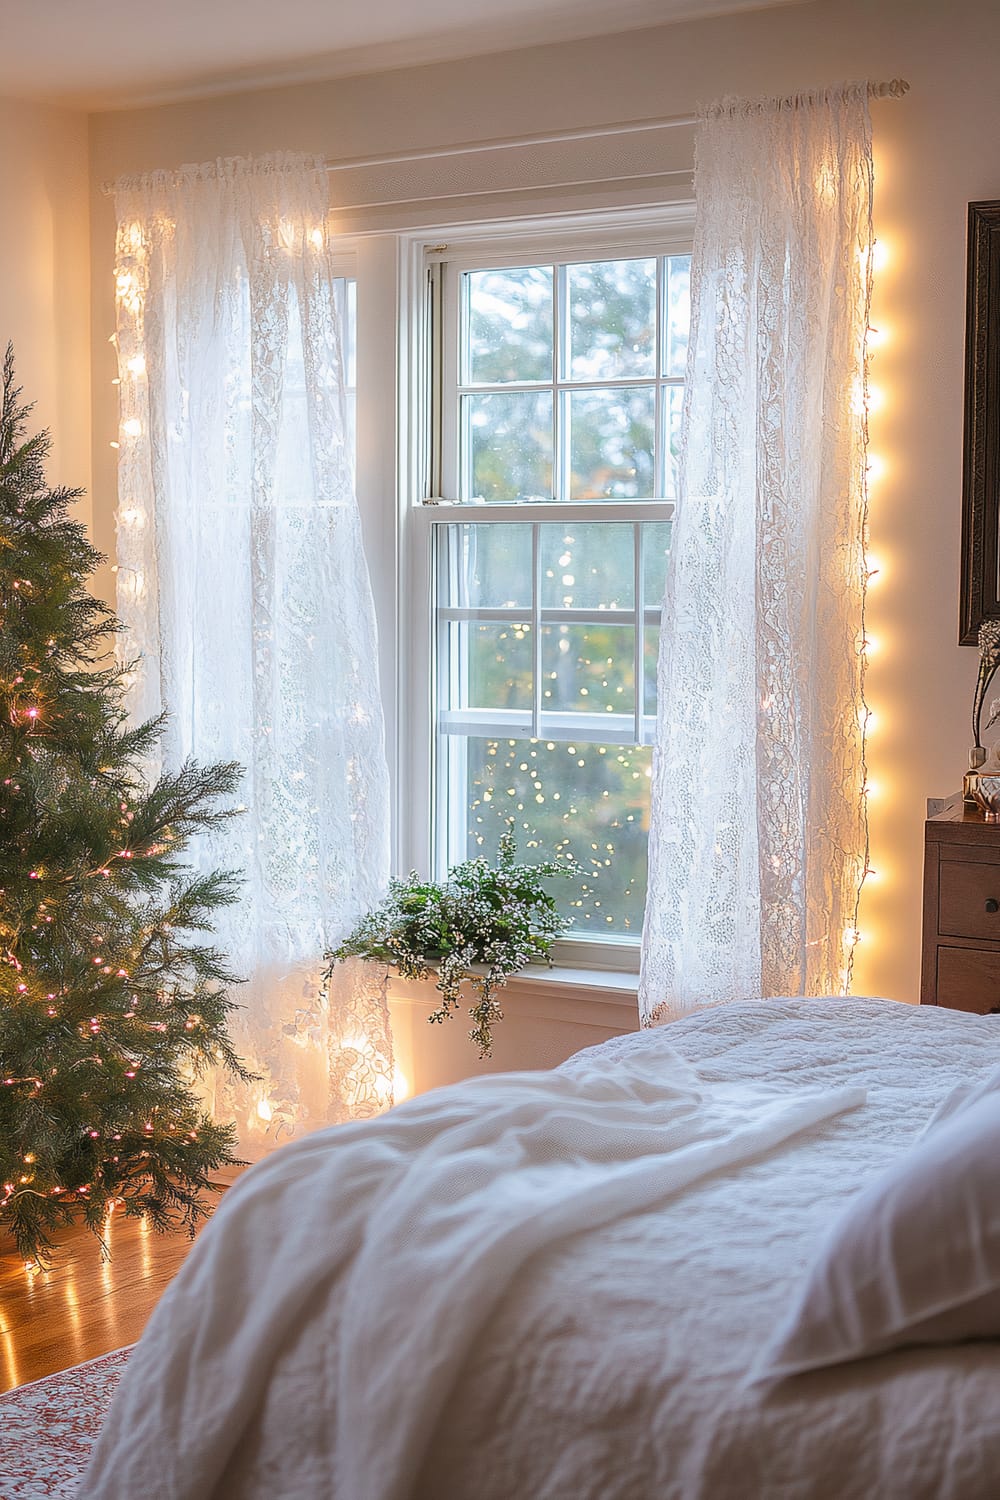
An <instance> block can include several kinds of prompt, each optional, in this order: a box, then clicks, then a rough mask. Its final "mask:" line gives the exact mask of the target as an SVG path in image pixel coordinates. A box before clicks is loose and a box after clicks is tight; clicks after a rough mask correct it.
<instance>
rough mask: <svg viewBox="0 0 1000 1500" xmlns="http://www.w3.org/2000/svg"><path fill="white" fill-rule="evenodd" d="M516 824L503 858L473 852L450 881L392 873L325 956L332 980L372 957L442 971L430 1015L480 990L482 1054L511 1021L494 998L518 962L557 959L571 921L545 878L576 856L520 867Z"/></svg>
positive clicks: (476, 1010)
mask: <svg viewBox="0 0 1000 1500" xmlns="http://www.w3.org/2000/svg"><path fill="white" fill-rule="evenodd" d="M516 852H517V851H516V845H515V839H514V832H513V825H512V824H508V827H507V830H506V832H505V833H504V834H503V835H502V836H501V839H500V845H499V848H498V851H497V859H496V864H494V865H491V864H490V863H489V861H488V860H486V859H482V858H479V859H470V860H466V861H465V862H464V863H463V864H460V865H456V866H455V868H454V869H452V870H450V871H449V873H448V878H447V879H446V880H443V881H435V880H422V879H421V878H420V876H419V875H417V873H416V872H415V871H411V872H410V874H409V875H408V876H407V878H406V879H405V880H396V879H393V880H390V882H389V890H388V893H387V895H386V896H385V898H384V899H383V900H382V901H381V902H380V903H379V905H378V906H376V907H375V908H374V910H372V911H370V912H368V913H367V914H366V915H365V916H364V917H362V919H361V921H360V922H359V923H358V925H357V927H355V929H354V931H353V932H352V933H350V934H349V936H348V937H346V938H345V939H344V941H343V942H342V943H341V944H340V945H339V946H338V947H336V948H334V949H333V950H332V952H329V953H327V954H326V955H325V957H326V959H327V962H328V968H327V970H326V973H325V975H324V977H325V978H327V979H328V978H329V977H330V975H331V974H332V972H333V969H334V966H335V965H336V964H337V963H339V962H340V961H341V960H342V959H346V958H366V959H374V960H376V961H378V962H381V963H384V964H388V965H390V966H395V968H397V969H398V970H399V972H400V974H402V975H403V976H404V977H405V978H407V979H424V978H426V977H427V975H428V974H430V973H432V972H434V973H436V974H437V976H438V977H437V986H436V987H437V989H438V990H439V991H440V992H441V995H442V1002H441V1005H440V1006H439V1007H438V1009H437V1010H435V1011H434V1012H433V1013H432V1014H431V1016H430V1017H429V1020H431V1021H435V1022H440V1021H445V1020H447V1019H448V1017H449V1016H450V1015H452V1014H453V1013H454V1012H455V1011H457V1010H458V1009H459V1007H460V1004H461V987H462V984H463V983H468V984H469V985H470V986H471V988H472V991H473V995H474V997H475V1004H474V1005H472V1006H470V1008H469V1015H470V1016H471V1018H472V1022H473V1025H472V1030H471V1031H470V1032H469V1037H470V1039H471V1040H472V1041H473V1042H475V1044H476V1046H477V1047H478V1048H479V1055H480V1057H489V1056H490V1054H491V1052H492V1048H493V1027H494V1026H495V1025H496V1023H497V1022H498V1021H502V1020H503V1011H502V1010H501V1009H500V1004H499V1002H498V1000H497V997H496V992H497V990H500V989H502V988H503V986H504V985H505V984H506V983H507V980H508V979H509V978H510V976H511V974H515V973H516V972H517V971H518V969H523V968H524V966H525V964H528V963H534V962H537V961H538V960H544V961H545V962H547V963H550V964H551V962H552V960H551V956H550V950H551V947H552V942H553V939H555V938H557V937H559V936H561V934H562V933H564V932H565V931H566V929H567V928H568V927H569V926H570V924H571V922H572V918H569V917H564V916H562V915H561V913H560V912H558V911H557V909H556V903H555V899H554V898H553V897H552V896H551V895H550V894H549V893H548V891H546V890H545V888H544V885H543V882H544V881H546V880H550V879H552V878H553V877H556V876H559V877H565V876H569V875H573V874H574V873H575V868H574V866H573V865H572V863H571V862H570V861H556V860H545V861H543V862H542V863H540V864H536V865H524V864H518V862H517V859H516Z"/></svg>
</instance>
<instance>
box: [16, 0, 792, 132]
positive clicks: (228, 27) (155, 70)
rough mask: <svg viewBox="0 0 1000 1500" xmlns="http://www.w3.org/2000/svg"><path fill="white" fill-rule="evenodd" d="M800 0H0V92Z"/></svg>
mask: <svg viewBox="0 0 1000 1500" xmlns="http://www.w3.org/2000/svg"><path fill="white" fill-rule="evenodd" d="M796 3H800V0H0V96H3V95H6V96H8V97H14V98H33V99H40V100H45V101H48V102H51V103H61V104H66V105H71V106H74V107H77V108H84V109H101V108H123V107H126V106H128V105H135V104H153V103H166V102H169V101H171V100H175V99H188V98H195V97H198V96H205V95H210V94H215V93H224V92H231V91H232V90H234V89H240V88H254V87H264V86H267V85H277V84H283V83H298V82H303V81H306V80H309V79H316V78H334V77H343V76H346V75H348V74H354V73H368V72H373V71H376V70H379V69H383V68H397V67H406V66H408V65H411V64H416V63H424V62H436V61H440V60H443V59H447V58H457V57H470V56H474V55H476V54H478V53H484V52H494V51H501V50H506V49H509V48H514V47H525V46H530V45H532V44H534V43H539V42H553V41H560V40H566V39H569V38H573V37H586V36H603V35H606V34H608V33H611V32H615V31H629V30H634V29H635V28H637V27H641V26H655V25H658V24H662V23H664V22H670V21H680V20H688V19H691V18H693V17H706V16H711V15H719V14H728V13H731V12H734V11H740V10H762V9H768V8H770V7H771V6H774V5H780V4H796Z"/></svg>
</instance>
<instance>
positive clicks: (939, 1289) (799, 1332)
mask: <svg viewBox="0 0 1000 1500" xmlns="http://www.w3.org/2000/svg"><path fill="white" fill-rule="evenodd" d="M995 1078H996V1075H994V1076H993V1078H991V1080H990V1081H991V1082H993V1083H994V1087H993V1088H992V1089H986V1090H984V1091H982V1092H980V1090H979V1089H977V1090H976V1097H975V1098H970V1099H968V1100H963V1101H961V1102H959V1103H958V1107H957V1108H956V1109H955V1110H954V1112H953V1113H952V1114H950V1115H948V1116H947V1117H945V1118H942V1119H941V1121H940V1123H938V1124H935V1126H934V1128H933V1129H932V1130H930V1131H929V1132H927V1133H926V1134H924V1135H922V1136H920V1138H919V1139H918V1140H917V1142H916V1143H915V1144H914V1145H913V1146H911V1147H909V1148H908V1149H907V1150H906V1151H904V1152H903V1153H902V1154H901V1155H900V1156H899V1157H897V1158H896V1160H895V1161H894V1162H892V1164H891V1165H890V1166H889V1168H888V1169H887V1170H886V1171H885V1172H884V1173H882V1174H880V1175H879V1176H878V1177H877V1178H876V1179H875V1181H874V1182H872V1183H870V1184H869V1185H868V1186H867V1187H865V1188H863V1189H862V1191H861V1192H860V1193H859V1194H858V1195H857V1197H856V1198H852V1200H851V1202H850V1204H849V1205H848V1207H847V1209H846V1210H845V1211H844V1212H843V1213H842V1214H841V1215H840V1216H839V1217H838V1219H837V1220H836V1222H835V1223H834V1225H833V1227H832V1229H831V1231H830V1233H829V1234H828V1236H827V1238H826V1241H825V1243H824V1244H823V1246H822V1248H821V1250H820V1253H819V1256H818V1258H817V1260H816V1262H815V1264H814V1265H813V1267H812V1269H811V1270H810V1272H809V1274H808V1276H807V1278H806V1281H805V1284H804V1286H803V1288H802V1291H801V1293H800V1295H799V1297H798V1299H797V1301H796V1303H795V1304H794V1306H793V1308H792V1310H791V1313H790V1315H789V1316H788V1318H787V1319H786V1320H785V1322H784V1323H783V1324H782V1326H781V1327H780V1329H779V1330H778V1333H777V1334H776V1336H775V1338H774V1340H773V1341H772V1343H771V1344H770V1346H769V1347H768V1349H767V1350H766V1351H765V1354H764V1356H763V1359H762V1361H761V1364H760V1366H759V1367H758V1369H757V1370H756V1371H755V1372H754V1379H757V1380H773V1379H778V1378H780V1377H783V1376H785V1375H794V1374H797V1373H799V1372H801V1371H804V1370H815V1369H819V1368H821V1367H823V1366H825V1365H835V1364H841V1363H843V1362H844V1361H846V1360H852V1359H861V1358H863V1357H864V1356H866V1355H871V1354H880V1353H883V1352H884V1351H885V1350H888V1349H897V1348H899V1347H901V1346H903V1345H908V1344H940V1343H953V1342H955V1341H958V1340H961V1339H987V1338H1000V1092H998V1091H997V1089H996V1086H995Z"/></svg>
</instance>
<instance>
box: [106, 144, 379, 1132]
mask: <svg viewBox="0 0 1000 1500" xmlns="http://www.w3.org/2000/svg"><path fill="white" fill-rule="evenodd" d="M115 201H116V208H117V215H118V235H117V264H116V276H117V303H118V331H117V339H118V367H119V376H120V400H121V431H120V452H119V506H118V548H117V561H118V575H117V576H118V608H119V612H120V614H121V616H122V618H123V620H124V621H125V624H126V626H127V629H128V636H127V638H126V641H125V644H124V647H123V650H124V652H125V653H126V654H127V655H131V654H138V656H139V669H138V672H137V675H136V678H135V681H134V683H133V686H132V689H131V694H132V700H131V705H130V706H131V708H132V710H133V712H134V714H135V715H136V717H138V718H146V717H149V716H151V715H154V714H157V713H159V712H160V711H161V709H164V708H165V709H166V710H167V712H168V714H169V720H168V727H167V732H166V735H165V737H164V741H163V746H162V754H163V759H164V762H165V763H166V764H169V765H174V766H176V765H177V764H179V763H180V762H181V761H183V760H184V759H185V758H187V757H189V756H194V757H196V758H197V759H198V760H200V761H203V762H204V761H211V760H219V759H224V760H238V761H239V762H240V763H241V764H242V765H243V766H244V767H245V777H244V781H243V785H242V789H241V801H242V803H243V804H244V806H245V813H244V815H243V816H242V817H241V818H239V819H238V820H237V822H236V823H234V824H232V825H230V827H229V828H228V829H227V831H226V832H225V834H224V835H220V836H219V837H212V838H210V839H206V840H205V841H204V842H203V843H202V844H201V845H200V846H199V847H198V849H197V850H196V851H195V854H196V862H197V863H199V864H201V865H202V866H205V867H210V866H217V865H223V866H226V867H238V868H240V869H241V870H242V871H243V872H244V875H245V885H244V892H243V898H242V900H241V901H240V903H239V905H238V906H237V907H234V908H232V909H231V910H229V911H226V912H223V913H222V914H221V916H220V919H219V923H218V940H219V942H220V945H221V946H223V947H224V948H225V949H226V950H227V952H228V953H229V954H230V955H231V958H232V962H233V965H234V967H235V968H236V970H237V971H238V972H240V973H241V974H244V975H246V976H247V979H248V982H247V984H245V985H244V986H243V987H242V989H241V991H240V992H238V995H237V998H238V999H239V1000H240V1002H241V1004H242V1005H243V1007H244V1009H243V1010H242V1011H240V1012H239V1013H237V1016H236V1018H235V1020H234V1025H233V1034H234V1041H235V1043H236V1045H237V1049H238V1050H239V1051H240V1053H241V1054H242V1056H243V1058H244V1059H245V1061H246V1062H247V1064H248V1065H249V1066H250V1067H251V1068H252V1069H254V1070H255V1071H256V1072H258V1073H260V1074H261V1078H262V1081H261V1082H260V1083H257V1084H253V1085H251V1086H250V1087H249V1089H248V1088H245V1087H242V1086H240V1087H234V1086H233V1085H232V1083H231V1081H228V1080H226V1079H224V1078H221V1077H220V1078H218V1079H217V1080H216V1081H215V1088H216V1090H217V1097H216V1098H215V1100H214V1103H215V1106H216V1108H217V1110H218V1112H219V1113H220V1114H221V1115H229V1116H231V1115H233V1114H235V1115H236V1118H237V1120H238V1122H239V1126H240V1134H241V1145H242V1147H243V1149H244V1150H245V1151H246V1150H250V1151H251V1152H252V1151H254V1150H255V1149H259V1148H260V1147H261V1146H262V1145H266V1144H268V1143H271V1142H274V1141H280V1140H281V1139H283V1138H285V1137H286V1136H287V1135H288V1134H291V1133H293V1132H296V1131H299V1130H301V1129H304V1128H311V1127H313V1126H315V1125H319V1124H324V1123H327V1122H332V1121H338V1120H342V1119H345V1118H349V1117H352V1116H354V1115H358V1114H365V1113H369V1112H372V1111H374V1110H375V1109H377V1108H378V1107H380V1106H381V1105H383V1104H384V1103H386V1102H387V1100H388V1099H389V1098H390V1096H391V1076H392V1058H391V1045H390V1040H389V1029H388V1017H387V1014H386V1006H385V1000H384V995H383V993H382V990H381V988H380V986H379V985H378V984H377V983H376V982H375V981H374V980H373V979H372V978H371V977H370V976H369V975H368V974H366V972H365V969H364V967H363V966H352V967H351V968H350V969H345V970H343V971H340V972H339V973H338V977H337V980H336V981H335V986H334V989H333V991H332V993H331V994H330V996H329V999H328V1001H327V1000H326V999H325V998H324V997H322V996H321V994H320V987H319V982H318V980H319V973H320V969H321V957H322V953H323V951H324V948H326V947H327V946H328V945H330V944H331V943H333V942H336V941H337V940H338V939H339V938H340V937H341V936H343V935H344V932H345V930H346V928H347V927H348V926H349V925H350V924H352V923H353V921H354V920H355V919H356V917H357V916H358V915H359V913H360V912H361V911H362V910H363V909H364V908H365V907H366V906H367V905H370V904H371V903H372V902H373V901H374V900H375V899H377V897H378V896H379V895H380V894H381V892H382V888H383V884H384V881H385V878H386V875H387V870H388V790H387V787H388V782H387V772H386V761H385V753H384V746H383V727H382V711H381V706H380V698H379V690H378V681H377V665H376V660H377V658H376V635H375V615H374V608H373V603H372V595H371V590H370V586H369V579H368V573H367V569H366V565H365V560H364V556H363V553H362V546H361V535H360V526H359V517H358V511H357V505H356V502H355V497H354V488H353V478H352V469H351V455H350V448H349V443H348V434H347V416H346V405H345V392H344V363H343V350H342V308H343V283H338V282H337V280H336V278H335V276H334V270H333V263H332V258H331V247H330V243H329V239H328V235H327V226H326V218H327V181H326V174H325V172H324V171H323V168H322V163H320V162H316V161H313V160H312V159H305V158H300V157H292V156H282V157H273V158H267V159H264V160H259V161H239V160H230V161H219V162H214V163H209V164H206V165H204V166H197V167H184V168H182V169H181V170H180V171H179V172H171V173H155V174H153V175H152V176H149V177H144V178H141V179H138V180H129V181H123V182H120V183H118V184H117V185H116V189H115Z"/></svg>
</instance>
